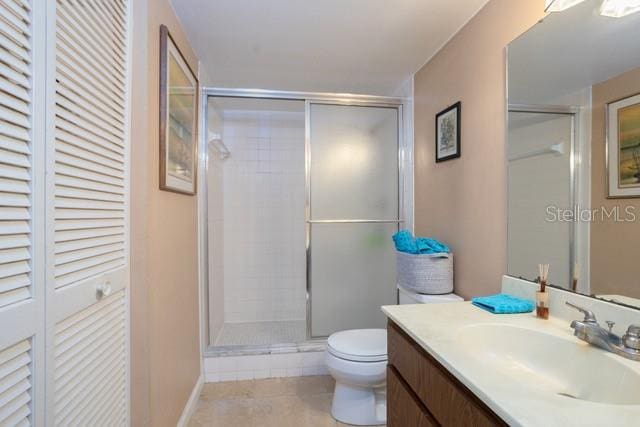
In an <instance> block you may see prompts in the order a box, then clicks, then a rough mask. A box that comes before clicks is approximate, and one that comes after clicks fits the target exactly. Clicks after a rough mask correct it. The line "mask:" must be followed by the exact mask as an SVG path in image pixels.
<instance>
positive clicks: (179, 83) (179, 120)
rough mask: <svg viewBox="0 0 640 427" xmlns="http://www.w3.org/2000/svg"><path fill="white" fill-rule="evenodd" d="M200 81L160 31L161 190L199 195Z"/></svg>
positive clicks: (175, 47)
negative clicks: (197, 185) (197, 187)
mask: <svg viewBox="0 0 640 427" xmlns="http://www.w3.org/2000/svg"><path fill="white" fill-rule="evenodd" d="M197 151H198V79H197V78H196V76H195V74H194V73H193V71H192V70H191V68H190V67H189V64H187V61H186V60H185V59H184V56H183V55H182V53H181V52H180V49H178V47H177V46H176V44H175V42H174V41H173V39H172V38H171V34H169V30H168V29H167V27H166V26H164V25H162V26H161V27H160V189H161V190H165V191H173V192H176V193H182V194H189V195H194V194H196V180H197V170H198V168H197V161H198V160H197V159H198V154H197Z"/></svg>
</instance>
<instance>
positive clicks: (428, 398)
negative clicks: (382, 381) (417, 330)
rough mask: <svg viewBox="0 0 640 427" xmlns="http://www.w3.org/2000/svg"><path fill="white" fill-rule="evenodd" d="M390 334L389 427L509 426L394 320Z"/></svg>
mask: <svg viewBox="0 0 640 427" xmlns="http://www.w3.org/2000/svg"><path fill="white" fill-rule="evenodd" d="M387 331H388V335H387V343H388V344H387V346H388V349H387V350H388V357H389V365H388V367H387V426H388V427H414V426H415V427H427V426H444V427H449V426H451V427H462V426H473V427H484V426H506V425H507V424H506V423H505V422H504V421H503V420H502V419H500V417H498V416H497V415H496V414H495V413H494V412H493V411H492V410H491V409H490V408H489V407H488V406H487V405H485V404H484V403H483V402H482V401H481V400H480V399H478V398H477V397H476V396H475V395H474V394H473V393H472V392H471V391H470V390H469V389H468V388H467V387H466V386H465V385H464V384H462V383H461V382H460V381H458V380H457V379H456V378H455V377H454V376H453V375H451V373H449V371H447V370H446V369H445V368H444V367H443V366H442V365H441V364H440V363H439V362H438V361H436V360H435V359H434V358H433V357H432V356H431V355H429V354H428V353H427V352H426V351H425V350H424V349H423V348H422V347H420V345H418V344H417V343H416V342H415V341H414V340H413V339H412V338H411V337H409V335H407V334H406V333H405V332H404V331H403V330H402V329H400V327H398V326H397V325H396V324H395V323H393V322H392V321H391V320H389V322H388V325H387Z"/></svg>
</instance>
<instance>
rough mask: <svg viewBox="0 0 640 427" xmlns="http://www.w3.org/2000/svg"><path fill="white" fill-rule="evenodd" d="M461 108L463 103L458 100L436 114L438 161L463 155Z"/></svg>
mask: <svg viewBox="0 0 640 427" xmlns="http://www.w3.org/2000/svg"><path fill="white" fill-rule="evenodd" d="M461 110H462V103H461V102H456V103H455V104H453V105H452V106H450V107H447V108H445V109H444V110H442V111H440V112H439V113H438V114H436V130H435V133H436V140H435V149H436V163H440V162H444V161H446V160H451V159H456V158H458V157H460V155H461V147H460V139H461V138H460V136H461V132H460V129H461V127H460V122H461Z"/></svg>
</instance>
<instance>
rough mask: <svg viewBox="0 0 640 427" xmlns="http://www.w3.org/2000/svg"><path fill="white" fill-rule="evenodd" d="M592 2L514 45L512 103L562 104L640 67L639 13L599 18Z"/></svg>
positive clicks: (552, 16) (538, 27)
mask: <svg viewBox="0 0 640 427" xmlns="http://www.w3.org/2000/svg"><path fill="white" fill-rule="evenodd" d="M601 4H602V0H587V1H585V2H584V3H581V4H579V5H577V6H574V7H572V8H571V9H568V10H566V11H564V12H561V13H552V14H550V15H548V16H547V17H546V18H545V19H544V20H543V21H542V22H541V23H539V24H536V25H534V26H533V27H532V28H531V29H530V30H529V31H527V32H526V33H524V34H523V35H522V36H520V37H519V38H517V39H516V40H514V41H513V42H512V43H511V44H509V102H510V103H523V104H559V103H561V102H558V100H559V99H561V98H562V97H565V96H567V95H570V94H574V93H576V92H578V91H580V90H582V89H584V88H587V87H590V86H591V85H593V84H594V83H599V82H602V81H605V80H608V79H610V78H612V77H614V76H616V75H618V74H621V73H623V72H625V71H628V70H631V69H633V68H636V67H639V66H640V48H639V47H638V43H639V41H640V13H636V14H633V15H629V16H627V17H625V18H609V17H605V16H601V15H600V14H599V8H600V5H601Z"/></svg>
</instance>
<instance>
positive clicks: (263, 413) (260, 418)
mask: <svg viewBox="0 0 640 427" xmlns="http://www.w3.org/2000/svg"><path fill="white" fill-rule="evenodd" d="M333 387H334V382H333V379H332V378H331V377H329V376H315V377H294V378H273V379H266V380H251V381H234V382H222V383H210V384H205V385H204V388H203V390H202V394H201V395H200V401H199V402H198V406H197V408H196V412H195V413H194V414H193V416H192V417H191V422H190V423H189V427H201V426H211V427H218V426H220V427H338V426H339V427H343V426H347V424H343V423H340V422H337V421H335V420H334V419H333V418H332V417H331V399H332V396H333Z"/></svg>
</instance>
